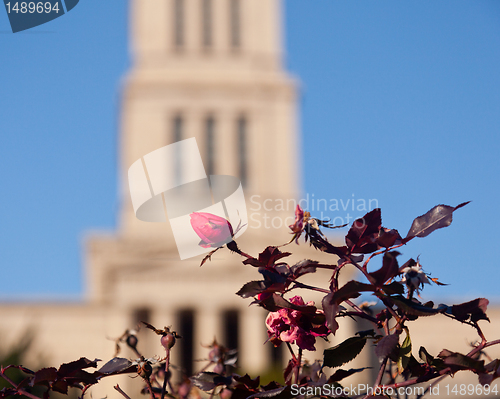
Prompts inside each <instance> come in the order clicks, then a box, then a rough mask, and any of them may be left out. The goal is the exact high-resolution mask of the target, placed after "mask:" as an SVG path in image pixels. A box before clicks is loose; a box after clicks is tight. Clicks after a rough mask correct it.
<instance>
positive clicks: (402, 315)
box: [0, 203, 500, 399]
mask: <svg viewBox="0 0 500 399" xmlns="http://www.w3.org/2000/svg"><path fill="white" fill-rule="evenodd" d="M466 204H467V203H463V204H460V205H458V206H456V207H451V206H447V205H437V206H435V207H434V208H432V209H431V210H430V211H428V212H427V213H425V214H424V215H422V216H419V217H417V218H416V219H415V220H414V221H413V223H412V225H411V226H410V229H409V231H408V233H407V234H406V236H405V237H404V238H403V237H402V236H401V235H400V234H399V232H398V231H397V230H395V229H389V228H385V227H383V226H382V219H381V212H380V209H374V210H372V211H371V212H368V213H367V214H366V215H365V216H364V217H363V218H360V219H357V220H355V221H354V222H353V224H352V225H351V226H350V228H349V231H348V233H347V234H346V236H345V245H341V246H336V245H333V244H332V243H331V242H329V241H328V239H327V238H326V236H325V235H324V234H323V233H322V231H321V227H324V228H337V227H343V226H332V225H331V224H330V223H329V221H328V220H320V219H317V218H314V217H312V216H311V214H310V213H309V212H307V211H305V210H302V209H301V208H300V206H297V209H296V212H295V221H294V224H292V225H291V226H290V229H291V232H292V238H291V240H290V241H289V242H288V243H286V244H284V245H282V246H280V247H277V246H269V247H267V248H265V249H264V250H263V251H262V252H261V253H260V254H259V255H258V256H252V255H249V254H247V253H245V252H242V251H241V250H240V248H239V246H238V245H237V244H236V242H235V241H234V240H233V237H234V233H233V228H232V226H231V224H230V223H229V222H228V221H227V220H225V219H223V218H221V217H219V216H215V215H210V214H207V213H193V214H192V215H191V223H192V227H193V229H194V231H195V232H196V233H197V234H198V235H199V236H200V238H201V239H202V241H201V242H200V245H202V246H204V247H213V248H214V249H213V251H212V252H211V253H209V254H208V255H207V256H206V257H205V258H204V259H203V260H202V262H201V264H202V265H203V264H205V263H206V262H207V261H208V260H209V259H210V257H211V255H212V254H213V253H214V252H215V251H218V250H220V249H221V248H223V247H227V248H229V249H230V250H231V251H233V252H236V253H238V254H239V255H241V256H242V258H243V260H242V263H243V264H244V265H245V266H247V267H254V268H255V269H256V271H257V272H258V273H259V274H260V276H261V278H260V279H259V280H255V281H250V282H247V283H245V284H244V285H243V286H242V288H241V289H240V290H239V291H238V292H237V294H238V295H239V296H241V297H242V298H253V302H252V304H253V305H255V306H260V307H262V308H264V309H266V310H267V311H268V312H269V313H268V316H267V318H266V320H265V324H266V326H267V333H268V337H269V340H268V341H269V343H268V345H274V346H280V345H284V346H285V347H286V348H287V350H288V351H289V354H290V359H289V362H288V364H287V366H286V368H285V369H284V370H283V381H284V384H280V383H278V382H271V383H269V384H267V385H262V384H261V383H260V378H259V377H258V376H257V377H254V378H251V377H250V376H249V375H247V374H245V375H241V374H242V373H239V374H236V373H234V372H233V370H234V368H233V366H235V365H236V364H237V353H236V351H235V350H231V349H229V348H225V347H224V346H222V345H220V344H219V343H218V342H217V341H214V342H213V343H212V344H211V345H210V347H209V350H210V351H209V354H208V360H207V361H208V363H207V364H206V365H205V366H204V367H203V368H202V369H201V370H200V371H199V372H198V373H196V374H195V375H193V376H184V378H183V380H182V381H181V382H180V383H178V384H174V383H173V382H172V381H171V370H170V368H171V365H170V354H171V351H172V350H175V344H176V342H177V340H179V339H182V337H180V336H179V335H178V334H177V333H176V332H175V331H173V330H171V329H170V328H168V327H165V328H164V329H157V328H156V327H154V326H152V325H151V324H148V323H143V324H144V326H145V327H146V328H147V329H149V330H151V331H152V332H153V333H156V334H157V335H159V340H160V343H161V344H162V346H163V347H164V348H165V354H164V356H163V355H161V356H160V357H152V358H146V357H145V356H144V355H143V354H142V353H141V352H140V351H139V349H138V339H137V335H136V331H134V330H127V331H126V332H125V333H124V334H123V335H122V337H120V338H119V339H118V340H117V346H118V348H119V347H120V346H121V345H127V346H128V347H130V348H131V349H132V350H133V351H134V353H135V354H136V356H137V358H136V359H126V358H122V357H118V352H117V353H116V355H115V357H114V358H113V359H111V360H109V361H108V362H107V363H105V364H104V365H103V366H101V367H100V368H99V369H97V360H94V361H91V360H89V359H86V358H81V359H79V360H76V361H74V362H71V363H67V364H63V365H61V366H60V367H59V368H58V369H56V368H55V367H51V368H44V369H41V370H39V371H36V372H34V371H32V370H29V369H27V368H25V367H23V366H20V365H10V366H7V367H2V368H1V369H0V378H3V379H4V380H5V382H6V383H8V384H9V386H7V387H4V388H3V389H1V390H0V399H2V398H7V397H10V396H13V395H24V396H25V397H29V398H33V399H37V398H39V396H36V395H35V394H34V393H33V392H35V391H34V390H33V389H34V388H40V387H41V388H43V390H44V393H43V397H44V398H46V397H48V395H49V393H50V392H53V391H54V392H60V393H63V394H67V393H68V388H70V387H74V388H77V389H79V390H80V391H81V392H80V398H83V397H84V396H85V393H86V391H87V390H88V388H89V387H91V386H92V385H94V384H98V383H99V382H100V381H101V380H102V379H103V378H108V377H112V376H115V375H118V374H129V375H138V376H140V377H141V378H142V379H143V381H144V389H143V391H142V393H143V394H145V395H149V397H150V398H151V399H160V398H161V399H163V398H165V397H166V396H168V397H171V398H188V397H191V396H192V397H198V396H197V395H198V394H195V390H198V391H205V392H207V394H210V397H213V396H215V395H218V396H220V397H221V398H223V399H229V398H232V399H243V398H260V397H262V398H264V397H265V398H289V397H297V396H298V397H325V395H324V394H321V393H317V391H315V390H314V389H313V388H314V387H318V386H320V385H323V384H329V386H331V387H336V388H340V389H342V381H343V380H344V379H345V378H347V377H349V376H351V375H354V374H357V373H362V372H363V371H364V370H366V368H367V367H363V368H358V369H352V368H350V369H344V368H342V366H343V365H344V364H346V363H349V362H350V361H352V360H353V359H355V358H356V357H357V356H358V355H359V354H360V352H361V351H362V349H363V348H364V346H365V345H366V343H367V342H371V343H372V344H373V345H374V346H375V354H376V356H378V358H379V360H380V366H379V370H378V372H377V376H376V378H375V380H374V381H373V384H372V387H373V392H371V393H370V392H369V393H367V394H366V395H364V397H365V398H368V397H370V396H376V395H379V396H378V397H389V396H390V392H392V391H391V390H392V389H394V388H397V387H408V386H411V385H414V384H417V383H422V382H427V381H432V382H438V381H440V380H441V379H442V378H444V377H446V376H448V375H454V374H455V373H457V372H459V371H466V372H472V373H475V374H476V375H477V376H478V381H479V383H480V384H482V385H483V386H484V387H485V392H486V388H487V387H488V392H489V391H490V388H489V385H490V384H491V383H492V382H493V381H494V380H495V379H496V378H498V377H499V376H500V359H489V358H488V357H486V356H485V349H486V348H488V347H490V346H493V345H496V344H499V343H500V340H488V339H487V338H486V337H485V335H484V334H483V331H482V329H481V327H480V323H483V322H485V321H489V319H488V317H487V315H486V310H487V306H488V300H487V299H485V298H476V299H473V300H471V301H468V302H465V303H461V304H456V305H445V304H441V305H439V306H434V304H433V302H431V301H427V302H423V300H422V299H421V296H420V295H421V291H422V289H423V287H424V285H425V284H438V285H442V283H441V282H439V281H438V280H437V279H436V278H430V276H428V275H427V274H425V272H424V271H423V269H422V267H421V265H420V263H419V260H418V259H417V260H414V259H408V260H406V261H405V262H404V263H403V264H401V265H400V262H399V260H398V259H400V258H401V256H402V254H401V253H400V252H399V251H397V250H396V249H398V248H400V247H403V246H404V245H406V244H408V243H409V242H410V241H412V240H413V239H415V238H417V237H426V236H428V235H429V234H431V233H432V232H433V231H435V230H437V229H440V228H443V227H447V226H449V225H450V223H451V222H452V218H453V213H454V212H455V211H456V210H458V209H460V208H462V207H463V206H465V205H466ZM236 231H238V228H237V229H236ZM301 237H304V239H305V242H309V244H310V245H311V246H312V247H314V248H315V249H316V250H319V251H322V252H325V253H327V254H332V255H335V258H334V261H333V262H332V263H329V264H325V263H319V262H317V261H314V260H309V259H306V260H302V261H300V262H298V263H296V264H293V265H290V264H288V263H286V258H287V257H288V256H289V255H290V253H289V252H283V248H284V247H285V246H288V245H289V244H291V243H293V242H294V241H295V242H296V243H297V244H298V243H299V239H300V238H301ZM287 248H290V247H287ZM375 260H377V261H378V262H379V263H378V265H374V263H375ZM348 265H351V266H354V267H355V268H356V269H357V270H358V271H359V272H360V276H361V279H356V280H351V281H348V282H347V283H345V284H342V285H341V283H340V282H339V273H340V271H341V270H342V269H343V268H345V267H346V266H348ZM318 269H327V270H329V271H330V272H331V277H330V278H329V279H328V280H327V281H325V286H324V287H316V286H310V285H307V284H304V283H303V282H301V281H300V279H301V277H302V276H304V275H306V274H310V273H315V272H316V271H317V270H318ZM298 288H301V289H307V290H312V291H315V292H320V293H323V299H322V301H321V305H320V306H317V305H316V304H315V303H314V302H312V301H307V298H306V299H303V298H302V297H301V296H298V295H295V296H291V295H290V292H291V291H293V290H295V289H298ZM362 293H371V294H372V295H373V296H374V297H375V298H376V299H377V300H378V301H379V303H381V304H382V305H383V309H382V310H381V311H379V312H378V313H377V314H376V315H374V312H372V311H370V309H369V307H370V306H369V305H367V304H366V303H365V304H357V303H356V301H355V300H356V298H358V297H359V296H360V295H361V294H362ZM415 294H417V296H416V295H415ZM287 298H288V299H287ZM306 301H307V302H306ZM436 315H442V316H444V317H448V318H451V319H453V320H455V321H456V322H457V323H463V324H467V325H469V326H471V327H473V328H474V329H475V330H476V332H477V335H478V341H477V342H476V343H474V344H472V347H471V350H470V351H469V352H468V353H457V352H452V351H449V350H447V349H443V350H442V351H440V352H439V353H434V354H430V353H429V352H428V351H427V349H426V348H424V347H420V348H419V350H418V358H417V357H416V356H414V351H413V349H412V344H411V338H410V325H409V323H408V322H409V321H415V320H417V319H418V318H419V317H422V316H427V317H429V316H436ZM345 317H349V318H351V319H356V320H361V319H362V320H365V321H368V322H370V323H371V325H372V328H371V329H368V330H366V329H364V330H362V331H358V332H357V333H356V334H355V335H353V336H352V337H350V338H348V339H346V340H345V341H343V342H341V343H339V344H337V345H335V346H333V347H331V348H328V349H326V350H324V352H323V353H322V354H318V357H320V358H321V359H319V360H318V361H316V362H314V363H313V364H308V363H307V362H305V361H304V359H303V357H302V352H303V351H304V350H307V351H315V350H316V348H315V344H316V339H317V338H327V337H329V336H331V335H335V334H336V333H337V330H338V329H339V323H338V320H340V319H341V318H345ZM485 358H486V359H489V361H488V362H485ZM366 366H369V365H366ZM9 369H16V370H18V371H20V372H22V373H23V374H24V376H25V378H24V379H23V380H22V381H20V382H15V381H13V380H11V379H10V378H9V377H8V376H7V374H6V371H7V370H9ZM88 369H97V370H95V371H92V372H90V371H88ZM115 389H116V390H117V391H118V392H120V394H121V395H123V396H124V397H125V398H129V393H126V392H124V391H123V390H122V389H121V388H120V387H119V386H118V385H117V386H115ZM336 392H337V391H336ZM377 392H378V393H377ZM379 393H381V394H379ZM425 393H428V388H427V389H426V390H425V391H424V394H425ZM322 395H323V396H322ZM380 395H382V396H380ZM384 395H385V396H384ZM347 396H348V395H347V394H346V393H345V392H344V394H343V397H347ZM361 396H363V395H361ZM421 396H422V395H421Z"/></svg>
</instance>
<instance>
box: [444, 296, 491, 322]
mask: <svg viewBox="0 0 500 399" xmlns="http://www.w3.org/2000/svg"><path fill="white" fill-rule="evenodd" d="M489 303H490V302H489V301H488V300H487V299H486V298H477V299H474V300H472V301H469V302H465V303H461V304H459V305H453V306H452V307H451V313H452V314H453V315H454V316H455V317H456V318H457V319H458V320H460V321H465V320H468V319H469V317H470V320H471V321H472V322H477V321H478V320H488V321H490V320H489V319H488V316H486V308H487V307H488V304H489Z"/></svg>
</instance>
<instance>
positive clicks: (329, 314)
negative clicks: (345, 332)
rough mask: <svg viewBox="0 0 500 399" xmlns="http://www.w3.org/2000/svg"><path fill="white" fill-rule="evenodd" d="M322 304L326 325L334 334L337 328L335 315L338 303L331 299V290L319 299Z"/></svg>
mask: <svg viewBox="0 0 500 399" xmlns="http://www.w3.org/2000/svg"><path fill="white" fill-rule="evenodd" d="M321 304H322V305H323V312H324V313H325V318H326V326H327V327H328V329H329V330H330V331H331V332H332V334H333V335H335V332H336V331H337V330H338V328H339V324H338V323H337V320H336V316H337V313H338V311H339V305H338V304H337V303H336V302H335V301H334V300H333V292H330V293H329V294H327V295H326V296H325V297H324V298H323V300H322V301H321Z"/></svg>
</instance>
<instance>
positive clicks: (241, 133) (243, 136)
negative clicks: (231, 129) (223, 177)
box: [236, 117, 248, 186]
mask: <svg viewBox="0 0 500 399" xmlns="http://www.w3.org/2000/svg"><path fill="white" fill-rule="evenodd" d="M236 124H237V126H236V129H237V138H238V158H239V176H240V180H241V184H242V185H243V186H246V185H247V183H248V181H247V180H248V154H247V128H248V126H247V120H246V119H245V118H244V117H240V118H239V119H238V121H237V123H236Z"/></svg>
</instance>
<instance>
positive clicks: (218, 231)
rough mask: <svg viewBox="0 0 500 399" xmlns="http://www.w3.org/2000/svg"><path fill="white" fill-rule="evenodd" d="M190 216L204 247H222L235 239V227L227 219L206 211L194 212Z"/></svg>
mask: <svg viewBox="0 0 500 399" xmlns="http://www.w3.org/2000/svg"><path fill="white" fill-rule="evenodd" d="M189 216H190V217H191V226H193V230H194V231H195V233H196V234H198V237H200V238H201V240H202V241H201V242H200V244H199V245H200V246H202V247H203V248H209V247H221V246H222V245H224V244H227V243H228V242H230V241H231V240H232V239H233V227H232V226H231V223H229V221H227V220H226V219H224V218H222V217H220V216H216V215H213V214H211V213H206V212H193V213H192V214H191V215H189Z"/></svg>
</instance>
